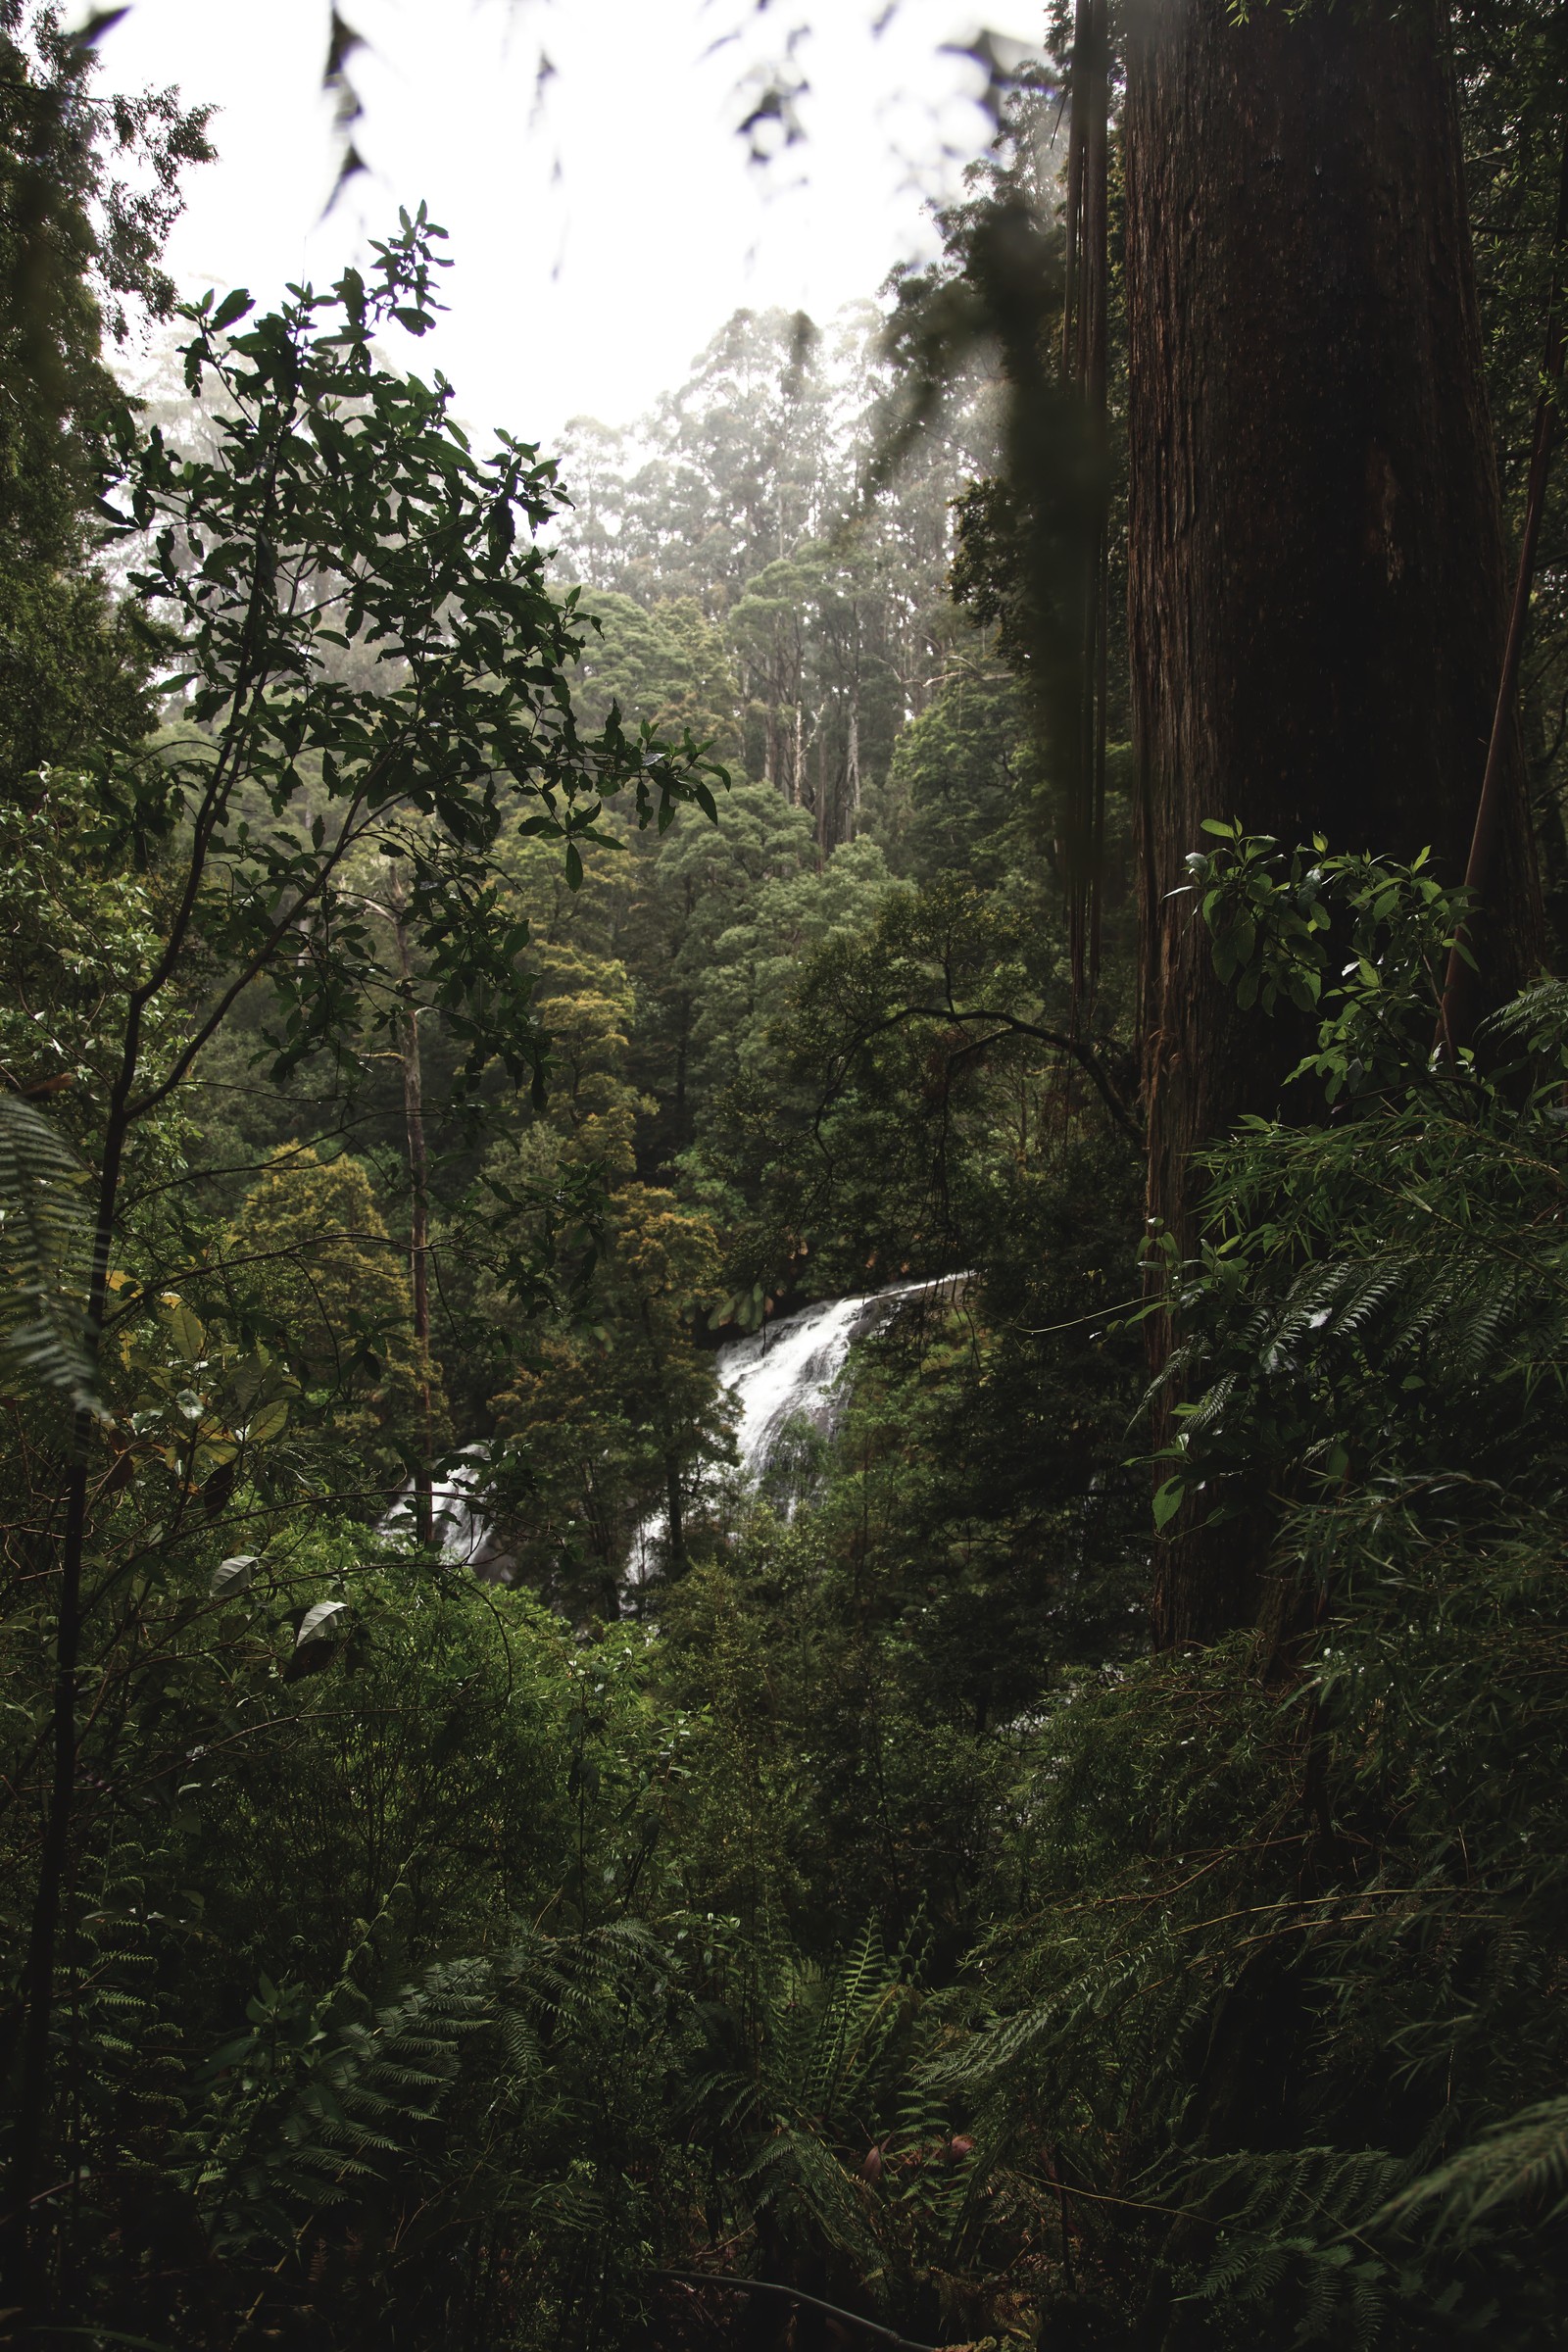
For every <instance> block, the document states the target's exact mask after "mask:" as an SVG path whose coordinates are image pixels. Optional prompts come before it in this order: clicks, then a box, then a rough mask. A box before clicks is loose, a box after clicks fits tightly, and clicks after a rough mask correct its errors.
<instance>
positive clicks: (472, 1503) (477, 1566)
mask: <svg viewBox="0 0 1568 2352" xmlns="http://www.w3.org/2000/svg"><path fill="white" fill-rule="evenodd" d="M489 1457H490V1448H489V1446H465V1447H464V1448H463V1457H462V1459H461V1460H460V1461H459V1462H458V1463H457V1464H456V1465H455V1466H454V1467H453V1468H452V1469H451V1470H449V1471H448V1473H447V1475H446V1477H445V1478H438V1479H436V1480H434V1481H433V1482H432V1484H431V1488H430V1532H431V1534H432V1536H433V1537H434V1539H435V1541H436V1544H438V1545H439V1547H440V1551H441V1557H442V1559H443V1560H446V1561H449V1562H451V1563H452V1564H453V1565H454V1566H457V1567H462V1568H471V1569H472V1570H473V1572H474V1574H475V1576H482V1577H485V1578H488V1579H489V1580H490V1581H491V1582H493V1583H501V1584H510V1583H511V1581H512V1579H511V1574H510V1571H511V1568H512V1565H513V1563H512V1559H511V1556H510V1554H505V1553H503V1552H501V1551H500V1550H499V1548H498V1547H497V1544H496V1542H495V1535H494V1530H493V1529H492V1527H491V1524H490V1522H489V1520H488V1519H487V1518H486V1517H485V1516H484V1513H483V1511H482V1509H481V1508H480V1504H479V1489H480V1487H481V1485H482V1483H483V1480H484V1473H485V1465H486V1463H487V1462H488V1460H489ZM380 1532H381V1533H382V1535H386V1536H412V1535H413V1534H414V1532H415V1523H414V1494H413V1490H412V1489H411V1488H409V1487H405V1488H404V1490H403V1492H402V1494H401V1495H399V1496H398V1498H397V1500H396V1502H395V1503H394V1504H393V1505H392V1508H391V1509H390V1510H389V1511H388V1512H387V1515H386V1517H385V1518H384V1519H383V1520H382V1522H381V1529H380Z"/></svg>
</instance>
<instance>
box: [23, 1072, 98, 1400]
mask: <svg viewBox="0 0 1568 2352" xmlns="http://www.w3.org/2000/svg"><path fill="white" fill-rule="evenodd" d="M86 1181H87V1170H86V1169H85V1168H84V1167H83V1166H82V1165H81V1162H80V1161H79V1160H78V1159H77V1158H76V1157H75V1155H74V1154H73V1152H71V1151H70V1150H69V1149H68V1148H67V1147H66V1145H65V1144H64V1143H63V1142H62V1140H61V1138H60V1136H59V1135H58V1134H57V1133H56V1131H55V1129H54V1127H53V1126H52V1125H51V1123H50V1121H49V1120H48V1119H47V1118H46V1117H45V1116H44V1114H43V1112H42V1111H40V1110H38V1109H36V1108H35V1107H34V1105H33V1104H32V1103H26V1102H23V1101H20V1100H19V1099H18V1098H17V1097H16V1096H15V1095H0V1278H3V1284H4V1288H3V1290H0V1362H3V1363H7V1364H9V1365H10V1366H11V1368H12V1369H13V1370H14V1371H15V1372H17V1373H19V1374H20V1375H21V1376H22V1378H23V1379H24V1380H29V1381H33V1382H36V1383H38V1384H40V1385H41V1386H42V1387H44V1388H45V1389H52V1390H56V1391H59V1392H62V1393H63V1395H64V1396H65V1397H66V1398H67V1399H68V1400H69V1401H70V1403H71V1404H72V1405H73V1407H75V1408H77V1409H80V1410H82V1411H87V1412H91V1411H93V1410H94V1409H97V1399H96V1397H95V1395H94V1387H95V1380H96V1367H95V1365H94V1362H93V1359H92V1356H91V1354H90V1353H89V1352H88V1350H87V1348H86V1347H85V1346H84V1345H83V1340H82V1306H83V1301H84V1299H85V1297H86V1289H87V1284H86V1258H87V1247H88V1228H87V1221H86V1217H85V1215H84V1213H83V1204H82V1187H83V1186H84V1184H85V1183H86Z"/></svg>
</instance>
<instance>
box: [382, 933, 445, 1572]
mask: <svg viewBox="0 0 1568 2352" xmlns="http://www.w3.org/2000/svg"><path fill="white" fill-rule="evenodd" d="M392 929H393V933H394V935H395V937H396V939H397V946H398V970H399V972H400V973H401V975H402V977H403V979H404V980H405V982H407V981H408V980H409V979H410V978H411V977H412V972H413V967H412V965H411V964H410V961H409V935H408V931H407V929H406V928H405V925H404V921H403V913H402V909H401V907H400V908H399V910H398V912H397V913H396V914H395V915H394V917H393V921H392ZM398 1046H399V1056H400V1059H401V1061H402V1064H403V1123H404V1128H405V1132H406V1134H407V1137H408V1148H409V1278H410V1282H411V1285H412V1287H413V1291H414V1347H415V1358H416V1364H417V1376H418V1382H419V1459H418V1462H417V1466H416V1469H415V1473H414V1508H415V1527H416V1532H417V1535H418V1539H419V1542H420V1543H421V1544H433V1543H434V1541H435V1495H434V1482H433V1465H434V1461H435V1410H434V1404H433V1400H432V1396H431V1382H430V1168H429V1161H428V1158H427V1157H426V1154H425V1146H424V1080H423V1072H422V1069H421V1067H420V1062H419V1021H418V1013H417V1008H416V1006H415V1005H414V1003H413V1000H412V999H410V1000H408V1001H407V1002H406V1003H405V1005H404V1008H403V1017H402V1020H401V1023H400V1025H399V1035H398Z"/></svg>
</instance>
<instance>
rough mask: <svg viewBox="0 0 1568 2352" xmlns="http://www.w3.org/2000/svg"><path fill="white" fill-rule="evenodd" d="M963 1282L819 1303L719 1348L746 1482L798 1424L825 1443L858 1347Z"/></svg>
mask: <svg viewBox="0 0 1568 2352" xmlns="http://www.w3.org/2000/svg"><path fill="white" fill-rule="evenodd" d="M963 1280H964V1277H963V1276H962V1275H961V1274H956V1275H955V1274H949V1275H944V1276H942V1277H941V1278H940V1279H939V1280H937V1281H935V1282H901V1283H895V1284H894V1285H893V1286H892V1288H891V1289H889V1290H885V1291H868V1292H867V1293H866V1294H865V1296H864V1297H863V1298H860V1299H818V1301H817V1303H816V1304H815V1305H814V1306H803V1307H801V1308H799V1309H798V1310H797V1312H796V1313H795V1314H793V1315H780V1317H779V1319H778V1321H777V1322H776V1323H764V1324H763V1326H762V1328H761V1330H760V1331H755V1332H753V1333H752V1334H751V1335H750V1336H749V1337H748V1338H746V1339H744V1340H731V1341H730V1342H729V1344H728V1345H727V1346H726V1347H724V1348H720V1349H719V1351H718V1362H717V1365H716V1366H715V1369H716V1371H717V1373H718V1380H719V1386H720V1387H721V1388H725V1389H728V1390H729V1392H730V1394H731V1395H732V1396H733V1397H736V1398H737V1400H738V1401H739V1404H740V1408H741V1411H740V1421H739V1423H738V1425H737V1428H736V1432H735V1440H736V1445H737V1446H738V1447H739V1450H740V1457H741V1468H742V1470H743V1471H745V1473H746V1475H747V1476H748V1478H750V1479H752V1480H753V1481H754V1482H755V1481H756V1480H758V1479H760V1477H761V1475H762V1473H763V1472H764V1471H765V1470H766V1469H767V1466H768V1464H769V1462H770V1461H771V1460H772V1458H773V1455H774V1453H775V1452H776V1451H777V1448H778V1444H779V1440H780V1439H781V1438H782V1437H783V1435H784V1433H785V1431H786V1429H787V1428H788V1427H789V1425H790V1424H791V1423H792V1422H800V1421H802V1420H805V1421H809V1422H810V1423H811V1424H812V1426H813V1427H814V1428H816V1429H818V1430H819V1431H820V1432H821V1433H822V1435H823V1436H824V1437H830V1436H831V1435H832V1432H833V1428H834V1424H835V1422H836V1420H837V1413H838V1403H839V1399H838V1398H837V1397H835V1395H834V1387H835V1384H836V1382H837V1380H838V1377H839V1374H840V1373H841V1372H842V1371H843V1369H844V1366H845V1364H846V1362H847V1361H848V1359H849V1353H850V1349H851V1348H852V1346H853V1345H854V1343H855V1342H856V1341H857V1340H863V1339H865V1338H866V1337H867V1336H868V1335H869V1334H870V1333H871V1332H873V1331H878V1330H880V1329H881V1327H882V1325H883V1324H885V1323H890V1322H891V1321H892V1319H893V1317H894V1316H895V1315H896V1314H897V1313H898V1312H899V1309H900V1308H901V1307H903V1306H907V1305H908V1304H909V1302H910V1301H911V1300H912V1299H925V1298H929V1297H930V1296H931V1295H932V1294H933V1293H934V1292H935V1293H941V1292H948V1293H949V1294H950V1296H952V1297H954V1298H956V1296H957V1294H958V1290H959V1288H960V1287H961V1285H962V1283H963Z"/></svg>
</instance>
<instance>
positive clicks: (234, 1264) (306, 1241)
mask: <svg viewBox="0 0 1568 2352" xmlns="http://www.w3.org/2000/svg"><path fill="white" fill-rule="evenodd" d="M225 1256H226V1259H227V1269H226V1270H227V1278H228V1280H229V1281H230V1282H231V1283H232V1284H233V1285H234V1288H235V1290H236V1291H237V1293H238V1294H239V1296H240V1297H241V1298H242V1299H244V1300H245V1301H246V1303H247V1305H248V1307H249V1310H250V1317H249V1319H252V1320H258V1319H259V1320H261V1321H263V1322H264V1323H265V1324H266V1325H267V1326H268V1327H269V1329H270V1336H271V1337H272V1339H273V1343H274V1345H275V1346H276V1347H277V1348H278V1351H279V1352H280V1353H281V1354H282V1355H283V1356H284V1357H285V1358H286V1359H287V1361H288V1364H289V1367H290V1369H291V1371H292V1372H293V1373H294V1375H295V1377H296V1378H297V1379H298V1380H299V1382H300V1383H301V1386H302V1388H303V1389H304V1391H305V1393H306V1395H307V1397H314V1399H315V1403H316V1409H317V1410H318V1411H319V1413H320V1414H321V1416H322V1418H323V1419H324V1421H325V1423H326V1426H327V1428H328V1429H329V1431H330V1433H331V1440H332V1447H333V1451H334V1453H336V1454H337V1456H338V1458H339V1461H340V1463H341V1465H342V1467H341V1470H340V1474H339V1475H340V1484H339V1493H340V1495H341V1497H342V1499H343V1501H344V1502H345V1504H346V1506H347V1507H348V1508H349V1509H350V1510H352V1511H356V1512H357V1513H358V1514H360V1515H362V1516H363V1517H365V1518H375V1517H377V1516H378V1515H379V1514H380V1512H381V1511H382V1510H383V1509H384V1507H385V1505H386V1503H387V1502H388V1501H389V1500H390V1499H391V1495H392V1493H393V1491H394V1489H395V1488H396V1487H397V1486H398V1485H399V1484H400V1483H401V1481H402V1480H403V1478H404V1477H406V1476H407V1475H408V1472H409V1470H410V1468H411V1467H416V1468H417V1467H418V1466H420V1465H422V1464H423V1462H424V1461H425V1458H426V1435H427V1432H426V1406H427V1405H428V1408H429V1421H430V1424H431V1426H432V1428H433V1429H434V1431H435V1432H436V1433H437V1434H441V1435H449V1434H450V1433H449V1432H448V1431H447V1423H446V1410H445V1403H444V1399H443V1398H442V1397H441V1394H440V1376H439V1374H438V1373H435V1374H433V1373H432V1369H431V1366H430V1362H429V1358H428V1355H427V1354H426V1352H425V1350H424V1349H423V1348H421V1346H420V1343H419V1339H418V1335H417V1329H416V1322H415V1313H414V1293H413V1285H412V1283H411V1280H410V1272H409V1267H408V1264H407V1261H406V1258H405V1256H404V1253H403V1252H402V1251H401V1250H399V1249H398V1248H397V1246H396V1244H395V1243H394V1242H393V1241H392V1240H391V1238H390V1236H389V1235H388V1233H387V1229H386V1225H385V1222H384V1220H383V1219H382V1216H381V1212H380V1210H379V1209H378V1208H377V1206H376V1204H375V1195H374V1193H373V1191H372V1189H371V1185H370V1180H369V1177H368V1175H367V1174H366V1171H365V1169H364V1168H363V1167H362V1166H361V1164H360V1162H359V1161H358V1160H357V1159H354V1158H352V1157H351V1156H350V1155H349V1154H348V1153H347V1152H340V1153H338V1155H337V1156H336V1157H335V1158H331V1159H323V1158H321V1157H320V1156H319V1154H318V1153H317V1152H313V1151H312V1150H311V1149H310V1148H309V1147H308V1146H301V1147H299V1148H297V1149H295V1150H292V1151H283V1152H278V1153H276V1154H275V1156H274V1157H273V1158H272V1160H271V1161H270V1163H269V1165H268V1166H267V1167H266V1168H265V1169H264V1171H263V1173H262V1175H261V1177H260V1178H259V1180H258V1182H257V1183H256V1185H255V1187H254V1189H253V1190H252V1192H251V1195H250V1198H249V1199H248V1200H247V1201H246V1203H245V1206H244V1208H243V1210H242V1211H241V1213H240V1215H239V1217H238V1219H237V1220H236V1222H235V1225H234V1228H233V1232H232V1235H231V1237H230V1241H229V1247H228V1250H227V1251H226V1252H225Z"/></svg>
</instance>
